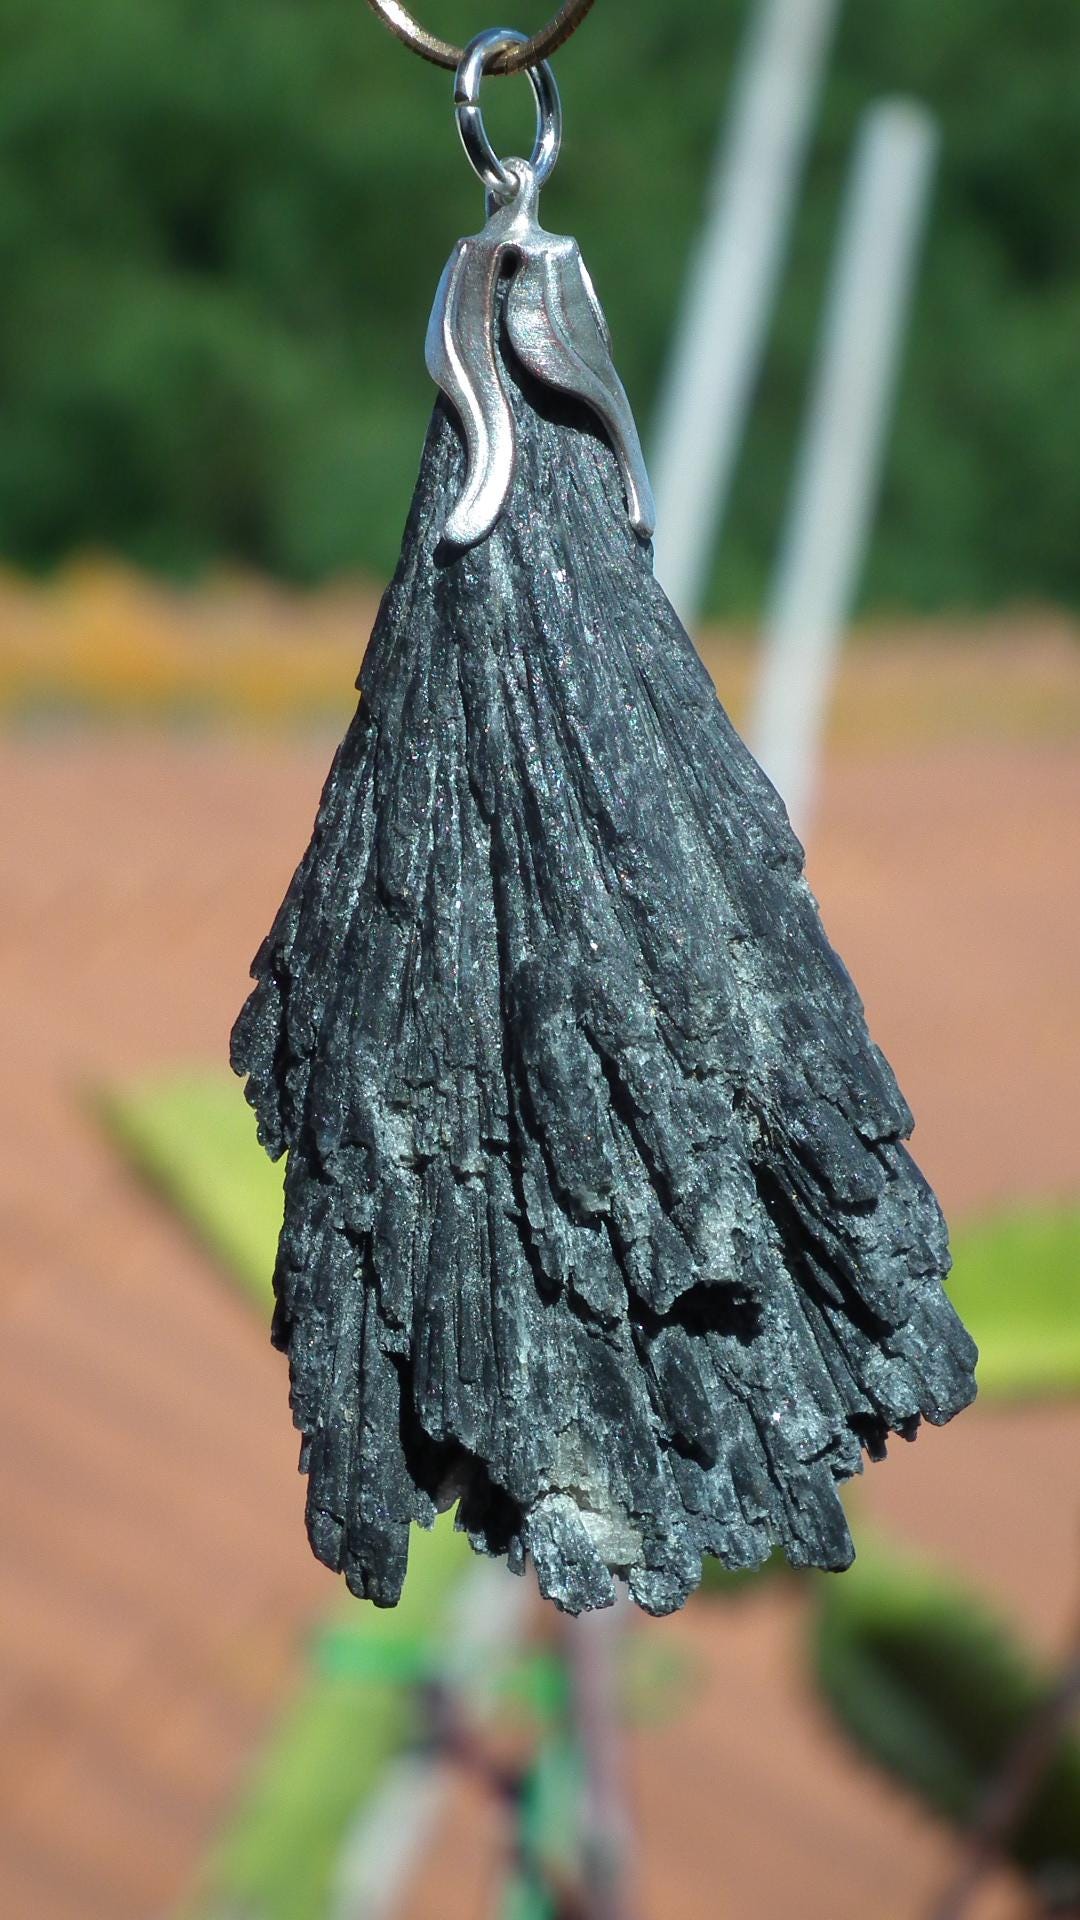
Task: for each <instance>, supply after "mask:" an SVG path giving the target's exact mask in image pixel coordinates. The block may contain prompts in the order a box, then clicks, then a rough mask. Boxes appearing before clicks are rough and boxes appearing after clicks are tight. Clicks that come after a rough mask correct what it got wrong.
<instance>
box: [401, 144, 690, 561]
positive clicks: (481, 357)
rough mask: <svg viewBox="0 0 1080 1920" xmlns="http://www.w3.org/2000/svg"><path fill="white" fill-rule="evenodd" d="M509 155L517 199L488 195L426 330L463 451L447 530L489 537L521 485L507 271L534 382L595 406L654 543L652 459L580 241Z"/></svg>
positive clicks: (638, 518) (644, 534)
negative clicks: (504, 348)
mask: <svg viewBox="0 0 1080 1920" xmlns="http://www.w3.org/2000/svg"><path fill="white" fill-rule="evenodd" d="M503 164H504V166H505V169H506V171H507V173H508V174H510V175H511V176H512V178H513V180H514V182H515V183H516V189H517V190H516V192H515V194H514V197H513V199H512V200H510V201H509V202H508V203H506V204H500V203H499V202H498V201H497V200H496V199H495V197H494V196H493V195H489V200H488V205H489V207H490V208H491V213H490V217H489V219H488V222H487V225H486V226H485V227H484V229H483V231H482V232H481V233H478V234H475V235H473V236H472V237H471V238H469V239H467V240H459V241H458V244H457V246H456V247H455V248H454V251H453V253H452V254H451V256H450V259H449V261H448V263H447V266H446V270H445V272H444V273H443V276H442V279H441V281H440V283H439V291H438V293H437V295H436V298H435V306H434V310H433V312H432V315H431V322H430V325H429V327H428V335H427V366H428V372H429V373H430V374H431V377H432V379H433V380H434V381H435V382H436V384H437V385H438V386H439V387H441V388H442V391H443V393H444V394H445V395H446V397H447V399H448V400H449V401H450V403H451V405H452V406H453V408H454V410H455V412H456V414H457V416H458V418H459V420H460V422H461V426H462V429H463V431H464V434H465V442H466V449H467V457H468V465H467V471H466V478H465V485H464V487H463V489H462V492H461V495H460V498H459V499H458V501H457V502H456V504H455V506H454V508H453V510H452V512H451V513H450V516H449V518H448V519H447V522H446V528H445V538H446V539H447V540H448V541H449V542H450V543H451V544H452V545H454V546H459V547H468V546H474V545H475V544H476V543H477V542H478V541H480V540H484V539H486V538H487V535H488V534H489V533H490V532H491V530H492V528H493V527H494V526H495V524H496V522H497V521H498V519H499V518H500V516H501V514H502V513H503V511H504V509H505V507H506V503H507V501H508V499H509V497H510V492H511V489H512V487H513V485H514V478H515V474H516V470H517V447H516V436H515V429H514V414H513V409H512V407H511V404H510V398H509V394H508V392H507V378H508V376H507V372H506V369H505V365H504V362H503V359H502V356H501V354H500V353H499V351H498V345H497V341H496V325H497V320H496V297H497V293H498V289H499V283H500V280H501V279H502V277H503V275H504V274H507V275H510V276H512V278H511V284H510V289H509V293H508V296H507V302H506V326H507V331H508V334H509V340H510V345H511V347H512V349H513V352H514V354H515V356H516V357H517V359H518V360H519V361H520V362H521V364H522V366H523V367H524V368H525V369H526V371H527V372H529V373H531V374H533V375H534V376H535V378H536V379H538V380H541V381H543V382H544V384H545V385H547V386H550V387H554V388H556V389H557V390H558V391H560V392H562V393H567V394H572V395H574V396H575V397H576V398H577V399H579V400H583V401H584V402H585V403H586V405H587V406H589V407H590V408H591V409H592V411H593V412H594V413H595V414H596V415H597V417H598V418H599V420H600V421H601V423H602V424H603V426H604V428H605V430H606V432H607V434H608V436H609V438H610V440H611V443H612V447H613V449H614V451H615V454H616V456H617V458H618V461H619V465H620V467H621V469H622V475H623V482H624V485H625V488H626V501H627V510H628V513H629V516H630V523H631V525H632V527H633V528H634V531H635V533H637V534H638V535H639V536H640V538H641V539H642V540H649V539H651V538H652V535H653V532H654V530H655V525H656V508H655V505H654V502H653V495H652V488H651V486H650V484H649V476H648V472H647V470H646V466H645V456H644V454H643V452H642V449H641V440H640V438H639V436H638V430H637V427H636V425H635V422H634V416H633V413H632V412H631V408H630V402H629V400H628V399H627V396H626V389H625V388H624V386H623V384H622V381H621V380H620V378H619V376H618V373H617V372H616V370H615V366H614V363H613V361H612V357H611V335H610V333H609V331H608V327H607V322H606V321H605V319H604V314H603V310H602V308H601V306H600V302H599V300H598V299H597V296H596V290H595V288H594V286H593V283H592V280H591V279H590V277H589V272H588V269H587V268H586V266H585V262H584V260H583V259H582V257H581V250H580V248H579V246H578V244H577V242H576V240H572V239H568V238H566V237H564V236H562V235H559V234H553V233H548V232H546V230H545V229H544V228H543V227H542V226H541V225H540V221H539V198H540V183H539V180H538V177H537V174H536V171H535V170H534V168H533V167H532V166H531V165H530V164H529V162H527V161H525V160H508V161H506V162H504V163H503Z"/></svg>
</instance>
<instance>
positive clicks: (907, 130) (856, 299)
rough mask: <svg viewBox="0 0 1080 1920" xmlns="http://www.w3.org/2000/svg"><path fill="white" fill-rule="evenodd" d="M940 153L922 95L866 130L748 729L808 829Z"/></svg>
mask: <svg viewBox="0 0 1080 1920" xmlns="http://www.w3.org/2000/svg"><path fill="white" fill-rule="evenodd" d="M937 147H938V133H937V126H936V123H935V121H934V120H933V119H932V118H931V116H930V114H929V113H927V112H926V111H925V109H924V108H922V107H920V106H918V105H916V104H914V103H913V102H910V101H905V100H888V101H882V102H881V103H880V105H878V106H876V107H873V108H872V109H871V110H870V112H869V113H867V114H866V116H865V117H864V120H863V123H862V126H861V128H860V130H859V138H858V143H857V148H856V155H855V162H854V167H853V172H852V178H851V183H850V186H849V188H848V195H847V202H846V206H845V210H844V215H843V223H842V229H841V235H840V241H839V247H838V253H837V259H836V265H835V268H834V273H833V281H832V286H831V289H830V292H829V298H828V304H827V310H826V315H825V327H824V334H823V338H822V342H821V348H820V357H819V365H818V369H817V373H816V376H815V381H814V391H813V395H812V398H811V403H810V417H809V423H808V426H807V430H806V435H805V439H804V442H803V446H802V450H801V453H800V456H799V462H798V467H797V471H796V475H795V484H794V491H793V495H792V500H791V505H790V509H789V514H788V520H787V526H786V530H785V533H784V537H783V540H782V543H781V553H780V561H779V566H778V569H777V576H776V585H775V588H774V591H773V595H772V599H771V604H770V607H769V611H768V615H767V619H766V633H765V651H764V661H763V666H762V673H761V680H760V685H759V689H758V696H757V703H756V709H755V713H754V719H753V723H752V726H751V729H750V741H751V745H752V746H753V749H754V752H755V753H756V754H757V756H758V759H759V760H760V761H761V764H762V766H763V767H764V768H765V771H766V772H767V773H768V775H769V777H770V779H771V780H772V781H773V783H774V785H775V786H776V787H777V788H778V790H779V792H780V793H781V794H782V796H783V798H784V800H785V801H786V802H787V807H788V812H789V813H790V815H791V818H792V821H793V823H794V825H795V828H796V831H797V832H799V833H801V834H805V831H806V828H807V825H808V822H809V820H810V816H811V813H812V810H813V804H814V799H815V793H816V787H817V777H818V766H819V761H820V757H821V746H822V737H823V733H824V728H825V722H826V718H827V711H828V703H829V694H830V691H831V687H832V680H833V675H834V672H835V668H836V662H837V657H838V654H839V650H840V645H841V641H842V639H843V635H844V630H845V628H846V626H847V623H848V621H849V619H850V616H851V611H852V607H853V605H854V600H855V595H856V593H857V591H858V584H859V575H860V573H861V571H862V565H863V560H864V557H865V552H866V546H867V542H868V538H869V533H870V527H871V524H872V520H873V515H874V511H875V508H876V505H877V496H878V488H879V483H880V477H881V467H882V461H883V455H884V451H885V444H886V435H887V430H888V425H889V421H890V418H891V414H892V404H893V398H894V393H895V388H896V381H897V375H898V372H899V366H900V356H901V349H902V347H903V342H904V337H905V334H906V331H907V324H908V317H909V312H910V306H911V296H912V292H913V289H914V285H915V278H916V270H917V265H918V254H919V243H920V240H921V237H922V231H923V226H924V224H925V218H926V212H927V208H928V205H929V198H930V189H931V185H932V181H933V174H934V164H935V160H936V157H937Z"/></svg>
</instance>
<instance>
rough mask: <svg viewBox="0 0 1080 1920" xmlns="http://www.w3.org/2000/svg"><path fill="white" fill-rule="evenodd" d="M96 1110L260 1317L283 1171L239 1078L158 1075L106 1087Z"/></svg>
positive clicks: (266, 1296) (277, 1221)
mask: <svg viewBox="0 0 1080 1920" xmlns="http://www.w3.org/2000/svg"><path fill="white" fill-rule="evenodd" d="M99 1104H100V1107H101V1112H102V1116H103V1118H104V1121H105V1124H106V1126H107V1127H108V1129H109V1131H110V1133H111V1134H112V1136H113V1138H114V1139H115V1140H116V1142H117V1144H118V1145H119V1146H120V1147H121V1149H122V1150H123V1152H124V1153H125V1155H126V1156H127V1158H128V1160H129V1161H130V1162H131V1164H132V1166H133V1167H134V1168H135V1169H136V1170H137V1172H138V1173H139V1174H141V1176H142V1177H143V1178H144V1179H145V1180H147V1181H148V1182H149V1184H150V1185H151V1186H152V1187H154V1188H155V1190H156V1191H157V1192H159V1193H160V1194H161V1195H162V1197H163V1198H164V1199H165V1200H167V1201H168V1202H169V1204H170V1205H171V1206H172V1207H174V1208H175V1210H176V1212H177V1213H178V1214H179V1215H180V1217H181V1219H182V1220H183V1221H184V1223H185V1225H187V1226H188V1227H189V1228H190V1229H191V1231H192V1232H193V1233H195V1235H196V1236H197V1238H198V1239H199V1240H200V1241H201V1242H202V1244H203V1246H204V1247H205V1248H206V1249H207V1251H208V1252H209V1253H210V1254H212V1255H213V1257H214V1259H216V1260H217V1261H219V1262H220V1264H221V1265H222V1266H223V1267H224V1269H225V1270H226V1272H228V1273H229V1274H230V1275H231V1276H232V1278H234V1279H235V1280H237V1281H238V1282H239V1284H240V1285H241V1286H242V1287H243V1289H244V1291H245V1293H248V1294H250V1296H251V1298H252V1299H253V1301H254V1302H255V1304H256V1305H257V1306H259V1307H262V1308H264V1309H265V1310H266V1312H267V1313H268V1312H269V1309H270V1304H271V1291H270V1283H271V1277H272V1275H273V1271H274V1260H275V1256H276V1253H277V1237H278V1233H279V1231H280V1228H281V1215H282V1205H283V1202H282V1182H283V1178H284V1173H283V1168H282V1167H281V1166H277V1167H275V1166H273V1165H272V1164H271V1162H270V1161H269V1160H268V1159H267V1157H266V1155H265V1154H264V1152H263V1151H262V1148H261V1147H260V1146H259V1142H258V1138H257V1135H256V1131H255V1116H254V1114H253V1113H252V1112H251V1109H250V1108H249V1107H248V1106H247V1105H246V1104H245V1101H244V1097H243V1094H242V1093H241V1090H240V1083H239V1081H237V1080H233V1079H231V1078H230V1077H229V1076H228V1075H227V1074H217V1073H201V1074H200V1073H179V1074H173V1075H161V1076H158V1077H155V1078H154V1079H152V1080H146V1081H136V1082H135V1083H134V1084H133V1085H128V1086H122V1087H115V1088H112V1089H110V1090H109V1091H108V1092H107V1093H106V1094H104V1095H103V1096H102V1097H101V1099H100V1103H99Z"/></svg>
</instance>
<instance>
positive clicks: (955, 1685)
mask: <svg viewBox="0 0 1080 1920" xmlns="http://www.w3.org/2000/svg"><path fill="white" fill-rule="evenodd" d="M818 1587H819V1605H818V1611H817V1618H816V1630H815V1642H814V1648H813V1658H814V1664H815V1669H816V1674H817V1679H818V1682H819V1685H820V1687H821V1690H822V1692H823V1694H824V1696H825V1699H826V1700H827V1702H828V1704H829V1706H830V1707H831V1709H832V1711H833V1713H834V1714H835V1715H836V1718H837V1720H838V1721H839V1723H840V1725H841V1726H842V1727H843V1729H844V1731H845V1732H846V1733H847V1735H848V1736H849V1738H850V1739H851V1740H852V1741H854V1743H855V1744H856V1745H857V1746H858V1747H859V1749H860V1750H861V1751H862V1752H863V1753H864V1754H865V1755H866V1756H867V1757H868V1758H869V1759H871V1760H873V1761H874V1762H876V1764H877V1765H878V1766H880V1767H882V1768H884V1769H885V1770H886V1771H887V1772H888V1773H889V1774H890V1775H891V1776H892V1777H893V1778H895V1779H898V1780H900V1781H902V1782H903V1784H904V1785H905V1786H906V1787H908V1788H910V1789H911V1790H912V1791H913V1792H915V1793H916V1794H917V1795H918V1796H919V1797H920V1799H922V1800H924V1801H925V1802H926V1803H927V1804H928V1805H929V1806H930V1807H932V1808H933V1809H934V1811H935V1812H937V1813H939V1814H942V1815H944V1816H945V1817H946V1818H948V1819H949V1820H952V1821H954V1822H955V1823H957V1824H959V1825H965V1826H966V1825H968V1824H969V1823H970V1822H971V1820H972V1819H973V1817H974V1815H975V1814H976V1812H977V1810H978V1809H979V1807H980V1806H981V1803H982V1800H983V1796H984V1795H985V1793H986V1792H987V1789H988V1788H989V1787H990V1786H991V1784H992V1783H993V1782H994V1781H995V1780H996V1778H997V1777H998V1776H999V1774H1000V1771H1001V1768H1002V1765H1003V1763H1004V1761H1005V1759H1006V1756H1007V1755H1009V1754H1011V1752H1012V1751H1013V1749H1014V1748H1015V1745H1016V1743H1017V1740H1018V1739H1019V1738H1020V1735H1021V1733H1022V1732H1023V1730H1024V1729H1025V1728H1026V1727H1027V1726H1028V1725H1029V1724H1030V1721H1031V1718H1032V1715H1033V1714H1034V1713H1036V1712H1037V1711H1038V1709H1039V1708H1040V1707H1041V1706H1042V1705H1043V1703H1044V1702H1045V1700H1046V1698H1047V1695H1048V1692H1049V1689H1050V1686H1051V1680H1050V1676H1049V1675H1048V1674H1047V1673H1045V1672H1044V1671H1043V1670H1042V1669H1041V1667H1040V1665H1039V1663H1038V1662H1037V1661H1036V1660H1035V1659H1034V1657H1033V1656H1032V1655H1031V1654H1029V1653H1028V1651H1027V1650H1026V1648H1024V1647H1023V1646H1022V1645H1021V1644H1020V1643H1019V1642H1018V1641H1017V1640H1016V1639H1015V1638H1014V1637H1013V1636H1012V1635H1011V1634H1010V1632H1009V1631H1008V1630H1007V1629H1006V1628H1005V1627H1004V1626H1002V1625H1001V1624H1000V1623H999V1622H998V1621H997V1620H995V1619H994V1618H993V1616H992V1615H991V1614H990V1613H989V1612H988V1611H987V1610H986V1608H985V1607H984V1604H983V1602H982V1601H981V1600H980V1599H979V1597H978V1596H977V1595H973V1594H970V1593H967V1592H965V1591H964V1590H963V1589H962V1588H960V1587H959V1586H956V1585H952V1584H949V1583H947V1582H945V1581H944V1580H942V1579H940V1578H939V1577H935V1576H931V1575H928V1574H926V1573H924V1572H923V1571H922V1570H921V1569H919V1568H916V1567H913V1566H912V1565H910V1564H909V1563H908V1562H906V1561H905V1560H903V1559H900V1558H898V1557H894V1556H892V1555H888V1556H885V1555H883V1554H881V1553H880V1552H873V1553H871V1552H867V1551H866V1550H865V1549H862V1550H860V1555H859V1559H858V1560H857V1561H856V1563H855V1566H854V1567H853V1568H852V1569H851V1570H850V1572H848V1573H845V1574H844V1575H843V1576H842V1577H839V1578H834V1577H829V1578H827V1579H824V1580H822V1581H820V1582H819V1583H818ZM1010 1855H1011V1857H1012V1858H1013V1859H1014V1860H1015V1862H1016V1863H1017V1864H1018V1865H1020V1866H1022V1867H1024V1868H1026V1869H1027V1870H1029V1871H1033V1872H1036V1873H1038V1874H1039V1875H1040V1877H1045V1878H1046V1879H1047V1880H1052V1881H1053V1882H1054V1883H1055V1884H1057V1885H1063V1884H1067V1883H1072V1884H1077V1879H1078V1875H1080V1742H1078V1741H1077V1740H1076V1739H1075V1738H1074V1737H1071V1736H1069V1737H1064V1738H1062V1739H1061V1740H1060V1742H1059V1743H1058V1746H1057V1749H1056V1751H1055V1752H1054V1754H1053V1757H1052V1759H1051V1762H1050V1765H1049V1767H1048V1769H1047V1771H1046V1773H1045V1775H1044V1778H1043V1780H1042V1781H1041V1783H1040V1784H1039V1786H1038V1788H1037V1790H1036V1792H1035V1795H1034V1797H1033V1799H1032V1801H1031V1803H1030V1805H1029V1806H1028V1807H1027V1808H1026V1810H1025V1811H1024V1814H1023V1816H1022V1818H1021V1820H1020V1823H1019V1825H1018V1827H1017V1830H1016V1832H1015V1833H1014V1835H1013V1836H1012V1838H1011V1841H1010Z"/></svg>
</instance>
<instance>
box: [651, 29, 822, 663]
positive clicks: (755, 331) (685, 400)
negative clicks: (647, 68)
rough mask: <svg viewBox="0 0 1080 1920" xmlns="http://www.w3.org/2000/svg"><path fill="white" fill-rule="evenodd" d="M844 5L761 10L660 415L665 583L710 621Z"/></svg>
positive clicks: (681, 604)
mask: <svg viewBox="0 0 1080 1920" xmlns="http://www.w3.org/2000/svg"><path fill="white" fill-rule="evenodd" d="M838 7H839V0H755V4H754V11H753V14H752V16H751V24H750V29H749V33H748V37H747V40H746V43H745V46H744V49H743V52H742V55H741V57H740V62H739V72H738V76H737V79H736V83H735V96H734V102H733V106H732V110H731V114H730V121H729V126H728V130H727V133H726V137H725V138H724V139H723V140H722V142H721V145H720V149H719V151H718V153H717V158H716V165H715V169H714V172H713V176H712V180H711V182H710V185H709V191H708V200H707V205H706V212H705V221H704V228H703V232H702V235H701V239H700V242H699V244H698V246H697V249H696V251H695V255H694V263H693V266H692V268H691V272H690V277H689V280H688V283H687V289H686V294H685V297H684V303H683V312H682V316H681V319H680V321H679V325H678V328H677V330H676V336H675V342H674V346H673V349H672V354H671V359H670V362H669V369H668V374H667V379H666V382H665V387H664V391H663V393H662V395H661V400H660V407H659V412H658V416H657V433H656V443H655V447H654V450H653V458H652V463H651V464H652V475H653V482H654V490H655V493H656V499H657V534H656V573H657V578H658V579H659V581H660V583H661V585H662V586H663V587H664V589H665V591H666V593H667V594H668V597H669V598H670V600H671V601H672V603H673V604H674V606H675V608H676V609H677V611H678V612H679V613H680V614H681V616H682V618H683V620H684V621H685V622H686V623H687V624H688V625H689V624H691V623H692V622H693V621H694V620H696V618H697V616H698V615H699V613H700V611H701V606H702V602H703V600H704V596H705V592H706V589H707V586H708V579H709V570H710V567H711V564H712V558H713V554H714V552H715V549H716V541H717V537H718V530H719V528H720V525H721V523H722V521H723V519H724V516H725V514H726V511H727V504H728V498H729V495H730V492H731V484H732V479H733V477H734V473H735V463H736V460H737V458H738V452H739V447H740V444H741V441H742V437H743V432H744V429H745V425H746V417H747V414H748V412H749V408H750V402H751V400H752V398H753V393H754V387H755V385H756V382H757V377H758V371H759V368H760V365H761V359H762V355H763V353H764V347H765V338H766V332H767V329H768V324H769V317H770V314H771V312H772V309H773V305H774V302H775V299H776V290H777V285H778V282H779V278H780V271H781V268H782V265H783V260H784V251H785V242H786V238H787V233H788V229H789V227H790V224H791V217H792V214H793V212H794V207H795V201H796V196H797V193H798V189H799V183H800V180H801V177H802V171H803V162H804V159H805V155H806V149H807V145H808V143H809V139H810V133H811V128H812V125H813V119H814V108H815V104H816V101H817V97H818V93H819V89H820V84H821V79H822V76H823V74H824V70H825V57H826V53H827V51H828V47H829V42H830V38H831V35H832V29H833V25H834V22H835V19H836V15H837V10H838Z"/></svg>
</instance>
